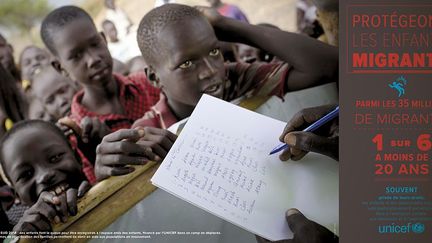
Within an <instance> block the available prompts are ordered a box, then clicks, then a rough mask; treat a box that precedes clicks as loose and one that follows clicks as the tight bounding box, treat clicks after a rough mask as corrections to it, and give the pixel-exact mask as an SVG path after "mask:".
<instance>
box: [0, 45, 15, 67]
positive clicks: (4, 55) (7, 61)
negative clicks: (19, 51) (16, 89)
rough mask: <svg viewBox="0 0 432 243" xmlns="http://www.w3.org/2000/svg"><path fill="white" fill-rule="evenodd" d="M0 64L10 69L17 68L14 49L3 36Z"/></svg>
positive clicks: (0, 46)
mask: <svg viewBox="0 0 432 243" xmlns="http://www.w3.org/2000/svg"><path fill="white" fill-rule="evenodd" d="M0 65H2V66H3V67H4V68H5V69H6V70H8V71H10V70H14V69H15V61H14V58H13V49H12V47H11V45H9V44H8V43H7V42H6V40H5V39H3V38H0Z"/></svg>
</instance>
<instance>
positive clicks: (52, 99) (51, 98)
mask: <svg viewBox="0 0 432 243" xmlns="http://www.w3.org/2000/svg"><path fill="white" fill-rule="evenodd" d="M53 102H54V97H52V96H50V97H48V99H46V100H45V104H48V105H50V104H52V103H53Z"/></svg>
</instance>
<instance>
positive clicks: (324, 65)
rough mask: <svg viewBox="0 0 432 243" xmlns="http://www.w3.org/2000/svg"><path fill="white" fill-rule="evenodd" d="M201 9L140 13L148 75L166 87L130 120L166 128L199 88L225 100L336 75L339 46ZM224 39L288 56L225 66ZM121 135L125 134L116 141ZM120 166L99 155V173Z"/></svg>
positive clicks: (187, 110) (188, 108)
mask: <svg viewBox="0 0 432 243" xmlns="http://www.w3.org/2000/svg"><path fill="white" fill-rule="evenodd" d="M200 9H201V12H200V11H199V10H198V9H196V8H192V7H189V6H185V5H180V4H166V5H163V6H162V7H159V8H156V9H153V10H152V11H150V12H149V13H148V14H147V15H145V16H144V18H143V19H142V20H141V23H140V26H139V29H138V37H137V39H138V45H139V46H140V49H141V52H142V55H143V57H144V59H145V61H146V63H147V65H148V70H147V77H148V78H149V79H150V80H151V81H152V82H153V83H155V85H157V86H159V87H160V88H161V91H162V92H161V98H160V100H159V101H158V103H157V104H156V105H155V106H153V107H152V108H151V110H150V111H149V112H147V113H146V114H145V115H144V117H143V118H141V119H139V120H137V121H136V122H135V123H134V125H133V127H158V128H168V127H169V126H171V125H172V124H174V123H176V122H177V121H180V120H182V119H184V118H186V117H189V116H190V115H191V113H192V111H193V109H194V108H195V106H196V104H197V103H198V100H199V99H200V98H201V96H202V94H209V95H212V96H215V97H218V98H221V99H224V100H227V101H231V100H233V99H235V98H238V97H241V96H249V97H250V96H261V97H270V96H272V95H278V96H280V97H282V96H283V95H284V94H285V93H286V92H289V91H294V90H300V89H304V88H309V87H313V86H316V85H321V84H324V83H327V82H332V81H336V80H337V77H338V52H337V49H336V48H335V47H332V46H329V45H327V44H324V43H322V42H319V41H317V40H315V39H312V38H309V37H305V36H301V35H298V34H294V33H288V32H284V31H281V30H278V29H274V28H268V27H264V26H254V25H250V24H247V23H243V22H240V21H236V20H233V19H229V18H226V17H223V16H221V15H220V14H218V13H217V12H216V11H215V10H212V9H208V8H200ZM219 40H221V41H232V42H238V43H244V44H248V45H251V46H255V47H257V48H260V49H263V50H265V51H267V52H269V53H272V54H274V55H275V56H278V57H279V58H280V59H281V60H282V61H284V62H282V63H274V64H263V63H254V64H247V63H232V64H228V65H224V60H223V58H222V55H221V52H220V47H219V45H220V44H219ZM123 135H124V136H122V138H123V139H127V136H126V135H125V134H123ZM118 142H121V141H115V143H118ZM109 143H110V142H109V141H107V140H105V141H103V142H102V144H101V145H100V146H103V147H109ZM164 149H165V150H166V151H168V150H169V148H168V147H165V148H164ZM112 153H120V154H121V153H123V151H116V152H113V151H111V150H109V149H107V150H103V151H101V150H100V151H97V157H99V158H101V157H107V156H104V155H105V154H112ZM107 158H108V157H107ZM117 165H118V164H116V162H115V161H110V160H109V159H106V160H105V159H99V160H97V161H96V165H95V170H96V171H99V174H98V172H97V173H96V174H97V177H99V178H104V177H107V176H110V175H112V174H109V173H108V174H104V173H101V172H102V171H103V172H108V171H109V169H108V168H110V167H111V168H112V167H116V166H117ZM123 165H124V164H123Z"/></svg>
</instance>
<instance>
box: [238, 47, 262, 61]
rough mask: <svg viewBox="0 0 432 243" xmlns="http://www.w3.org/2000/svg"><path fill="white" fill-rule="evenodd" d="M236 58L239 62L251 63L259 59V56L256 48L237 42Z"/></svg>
mask: <svg viewBox="0 0 432 243" xmlns="http://www.w3.org/2000/svg"><path fill="white" fill-rule="evenodd" d="M237 47H238V59H239V61H240V62H247V63H253V62H256V61H261V60H260V58H259V53H258V49H256V48H255V47H252V46H248V45H245V44H238V45H237Z"/></svg>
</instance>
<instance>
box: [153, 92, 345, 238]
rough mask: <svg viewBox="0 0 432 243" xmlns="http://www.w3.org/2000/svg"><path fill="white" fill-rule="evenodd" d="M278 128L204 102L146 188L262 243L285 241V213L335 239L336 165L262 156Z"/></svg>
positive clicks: (311, 157) (321, 159)
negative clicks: (261, 239) (290, 210)
mask: <svg viewBox="0 0 432 243" xmlns="http://www.w3.org/2000/svg"><path fill="white" fill-rule="evenodd" d="M284 127H285V123H284V122H281V121H278V120H275V119H272V118H269V117H266V116H263V115H260V114H257V113H255V112H252V111H248V110H246V109H243V108H241V107H238V106H235V105H233V104H230V103H228V102H225V101H222V100H219V99H217V98H214V97H211V96H208V95H203V97H202V98H201V100H200V102H199V103H198V105H197V107H196V108H195V110H194V112H193V113H192V115H191V117H190V118H189V120H188V122H187V124H186V126H185V127H184V129H183V130H182V132H181V134H180V136H179V137H178V138H177V141H176V142H175V144H174V145H173V147H172V148H171V150H170V152H169V153H168V155H167V156H166V157H165V160H164V161H163V162H162V164H161V166H160V167H159V169H158V171H157V172H156V173H155V175H154V176H153V178H152V180H151V181H152V183H153V184H154V185H156V186H157V187H159V188H161V189H163V190H165V191H167V192H169V193H171V194H173V195H175V196H177V197H179V198H181V199H183V200H185V201H188V202H190V203H192V204H194V205H196V206H198V207H200V208H202V209H204V210H206V211H208V212H210V213H212V214H215V215H216V216H219V217H221V218H223V219H225V220H227V221H229V222H231V223H233V224H236V225H238V226H240V227H242V228H244V229H246V230H248V231H250V232H252V233H254V234H257V235H260V236H262V237H264V238H267V239H269V240H273V241H275V240H281V239H287V238H292V232H291V231H290V230H289V227H288V224H287V223H286V221H285V211H286V210H287V209H288V208H292V207H294V208H297V209H299V210H300V211H301V212H302V213H303V214H304V215H305V216H307V217H308V218H309V219H311V220H314V221H316V222H317V223H319V224H321V225H323V226H325V227H327V228H328V229H329V230H331V231H333V232H334V233H336V234H338V229H339V214H338V211H339V203H338V202H339V194H338V188H339V184H338V183H339V176H338V171H339V169H338V162H336V161H334V160H332V159H329V158H327V157H325V156H322V155H318V154H314V153H310V154H308V155H307V156H306V157H305V158H304V159H302V160H301V161H299V162H293V161H290V162H281V161H280V160H279V158H278V154H275V155H271V156H269V155H268V154H269V152H270V151H271V149H273V148H274V147H275V146H276V145H278V144H279V143H280V142H279V141H278V138H279V136H280V134H281V132H282V131H283V128H284ZM185 223H186V222H185Z"/></svg>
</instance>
